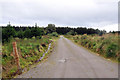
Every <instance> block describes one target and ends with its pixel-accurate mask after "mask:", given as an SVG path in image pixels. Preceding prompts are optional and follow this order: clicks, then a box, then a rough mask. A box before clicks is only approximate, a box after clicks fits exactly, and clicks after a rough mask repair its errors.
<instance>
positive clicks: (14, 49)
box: [12, 42, 22, 73]
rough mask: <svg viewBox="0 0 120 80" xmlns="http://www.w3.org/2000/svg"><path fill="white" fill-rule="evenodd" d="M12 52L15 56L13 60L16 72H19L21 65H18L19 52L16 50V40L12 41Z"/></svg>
mask: <svg viewBox="0 0 120 80" xmlns="http://www.w3.org/2000/svg"><path fill="white" fill-rule="evenodd" d="M12 44H13V54H14V56H15V62H16V64H17V68H18V73H21V72H22V71H21V67H20V62H19V54H18V50H17V44H16V42H13V43H12Z"/></svg>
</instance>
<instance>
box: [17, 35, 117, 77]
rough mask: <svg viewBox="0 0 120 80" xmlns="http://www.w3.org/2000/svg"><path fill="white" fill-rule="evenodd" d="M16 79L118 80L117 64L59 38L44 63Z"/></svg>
mask: <svg viewBox="0 0 120 80" xmlns="http://www.w3.org/2000/svg"><path fill="white" fill-rule="evenodd" d="M17 78H118V64H117V63H113V62H111V61H108V60H105V59H104V58H102V57H100V56H97V55H96V54H93V53H91V52H89V51H88V50H86V49H84V48H83V47H79V46H77V45H75V44H74V43H73V42H71V41H70V40H68V39H66V38H64V37H63V36H61V37H60V39H59V40H58V43H57V45H56V47H55V50H54V51H53V53H52V54H51V55H50V56H49V58H48V60H47V61H46V62H44V63H41V64H39V65H37V66H36V67H35V68H32V69H30V70H29V71H28V72H26V73H24V74H21V75H19V76H18V77H17Z"/></svg>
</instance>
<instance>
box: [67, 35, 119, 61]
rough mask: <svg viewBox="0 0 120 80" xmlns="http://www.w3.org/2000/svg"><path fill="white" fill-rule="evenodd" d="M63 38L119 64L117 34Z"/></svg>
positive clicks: (68, 36)
mask: <svg viewBox="0 0 120 80" xmlns="http://www.w3.org/2000/svg"><path fill="white" fill-rule="evenodd" d="M65 37H67V38H69V39H72V40H73V41H74V42H76V43H77V44H80V45H82V46H84V47H86V48H88V49H90V50H92V51H94V52H96V53H98V54H99V55H102V56H104V57H106V58H109V59H112V60H116V61H119V62H120V51H119V49H120V45H118V38H119V37H118V34H117V33H116V34H112V33H111V34H105V35H102V36H98V35H87V34H84V35H75V36H71V35H66V36H65Z"/></svg>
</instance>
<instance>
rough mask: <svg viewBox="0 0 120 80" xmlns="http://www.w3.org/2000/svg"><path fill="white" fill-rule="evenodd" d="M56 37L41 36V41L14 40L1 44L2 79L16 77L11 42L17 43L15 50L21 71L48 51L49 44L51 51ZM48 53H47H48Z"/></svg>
mask: <svg viewBox="0 0 120 80" xmlns="http://www.w3.org/2000/svg"><path fill="white" fill-rule="evenodd" d="M55 38H56V37H53V36H47V35H46V36H42V38H41V39H39V38H35V37H32V38H30V39H28V38H24V39H19V38H14V39H12V40H11V41H10V42H9V43H4V44H2V77H3V78H12V77H14V76H15V75H16V71H17V65H16V62H15V57H14V55H13V47H12V42H13V41H16V42H17V49H18V53H19V58H20V66H21V69H24V68H27V69H29V66H30V65H32V64H34V63H36V62H37V60H38V59H40V57H42V55H43V53H44V52H46V50H47V49H48V45H49V44H50V43H51V44H52V46H51V49H52V48H53V40H54V39H55ZM49 52H50V51H48V53H49Z"/></svg>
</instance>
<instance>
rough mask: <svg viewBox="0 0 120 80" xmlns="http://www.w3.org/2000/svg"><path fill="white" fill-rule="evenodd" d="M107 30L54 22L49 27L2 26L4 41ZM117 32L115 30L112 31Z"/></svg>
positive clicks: (95, 32)
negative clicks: (16, 38) (71, 26)
mask: <svg viewBox="0 0 120 80" xmlns="http://www.w3.org/2000/svg"><path fill="white" fill-rule="evenodd" d="M105 33H106V31H105V30H99V29H93V28H86V27H78V28H70V27H55V25H54V24H48V26H47V27H39V26H37V24H35V26H12V25H11V24H10V23H9V24H8V25H7V26H2V42H3V43H4V42H9V41H10V39H11V38H14V37H18V38H21V39H22V38H32V37H37V38H41V36H42V35H48V34H53V35H58V34H60V35H65V34H66V35H67V34H68V35H77V34H78V35H81V34H87V35H90V34H98V35H99V36H101V35H103V34H105ZM112 33H115V32H112Z"/></svg>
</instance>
